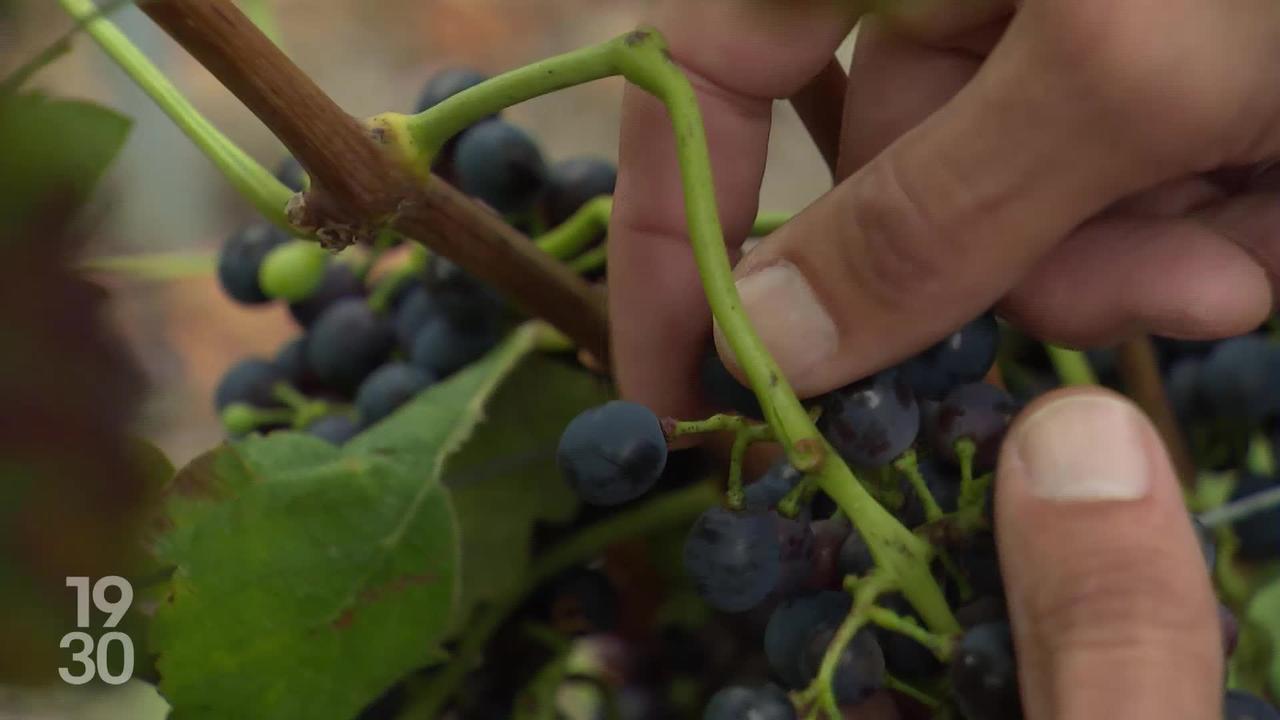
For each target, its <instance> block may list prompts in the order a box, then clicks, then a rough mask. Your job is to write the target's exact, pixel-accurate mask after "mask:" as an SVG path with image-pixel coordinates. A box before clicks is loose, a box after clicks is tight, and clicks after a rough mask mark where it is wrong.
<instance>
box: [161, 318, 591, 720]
mask: <svg viewBox="0 0 1280 720" xmlns="http://www.w3.org/2000/svg"><path fill="white" fill-rule="evenodd" d="M537 340H538V333H537V330H536V328H534V327H525V328H521V329H519V330H517V331H516V332H515V333H513V335H512V337H511V338H509V339H508V340H507V341H506V342H505V343H504V344H502V345H501V346H500V347H499V348H497V349H496V350H495V351H494V352H493V353H491V354H490V355H489V356H488V357H486V358H484V359H483V360H481V361H480V362H479V363H477V364H476V365H474V366H472V367H470V368H468V369H467V370H464V371H463V372H461V373H458V374H457V375H455V376H454V377H452V378H450V379H449V380H448V381H446V382H444V383H441V384H439V385H436V386H434V387H432V388H430V389H428V390H427V391H426V392H425V393H423V394H422V395H420V396H419V397H418V398H416V399H415V400H414V401H412V402H411V403H410V404H409V405H407V406H406V407H404V408H402V409H401V410H400V411H399V412H397V413H395V414H393V415H392V416H390V417H388V418H387V419H386V420H384V421H383V422H381V423H379V424H378V425H376V426H374V427H373V428H371V429H370V430H368V431H366V432H365V433H364V434H362V435H361V436H359V437H357V438H356V439H354V440H353V441H352V442H350V443H348V444H347V446H346V447H344V448H342V449H338V448H334V447H332V446H330V445H328V444H326V443H323V442H321V441H319V440H317V439H315V438H311V437H308V436H304V435H298V434H293V433H278V434H272V435H269V436H267V437H256V438H252V439H249V440H245V441H241V442H238V443H235V444H230V445H225V446H223V447H221V448H218V449H216V450H214V451H212V452H210V453H208V454H206V455H204V456H202V457H200V458H198V459H197V460H196V461H195V462H193V463H192V464H191V465H190V466H188V467H187V468H186V469H184V471H183V472H181V473H180V474H179V475H178V477H177V478H176V479H175V481H174V483H172V485H171V488H170V501H169V505H168V510H169V513H168V519H169V523H170V528H169V530H168V532H167V533H166V534H165V535H164V536H163V537H162V538H161V539H160V541H159V542H158V543H157V547H158V549H159V552H160V554H161V555H162V557H164V558H167V559H169V560H170V561H171V562H172V563H173V564H175V565H176V566H177V569H176V571H175V574H174V577H173V580H172V582H171V584H170V595H169V597H168V599H167V600H166V602H165V603H163V604H162V606H161V607H160V608H159V610H158V611H157V614H156V618H155V621H154V623H153V626H152V629H151V638H152V643H153V649H154V650H156V651H157V652H159V653H160V657H159V660H158V662H157V666H158V667H159V669H160V674H161V678H162V682H161V686H160V687H161V691H162V692H163V693H164V695H165V697H166V698H167V699H168V700H169V702H170V704H171V705H172V706H173V707H174V709H175V715H176V716H178V717H183V718H223V717H271V718H279V719H280V720H289V719H290V718H306V719H307V720H323V719H324V718H341V719H342V720H346V719H347V718H350V717H353V716H354V715H356V714H357V712H358V711H359V710H360V709H361V708H362V707H364V706H365V705H366V704H367V703H368V702H370V701H372V700H373V699H374V698H376V697H377V696H378V695H379V694H380V693H381V692H382V691H383V690H384V689H385V688H386V687H387V686H389V685H390V684H391V683H393V682H394V681H395V680H397V679H398V678H400V677H402V676H403V675H405V674H407V673H408V672H410V671H412V670H414V669H417V668H420V667H423V666H426V665H430V664H433V663H436V662H439V661H441V660H443V655H442V653H441V651H440V649H439V646H440V643H441V642H442V641H443V640H444V639H446V638H447V637H448V636H449V634H450V633H451V632H452V631H453V630H455V629H456V628H457V627H458V626H459V625H460V623H461V620H462V619H463V618H464V617H465V616H466V615H467V614H468V612H469V607H470V605H471V604H472V603H474V602H478V601H480V600H484V599H490V598H494V597H497V596H498V595H500V594H502V593H504V592H508V591H509V590H510V589H512V588H513V587H515V586H516V585H517V584H518V583H519V582H520V580H521V579H522V577H523V573H524V572H526V568H527V566H528V564H529V563H528V556H529V539H530V535H531V531H532V528H533V524H534V523H535V522H537V521H540V520H548V521H560V520H565V519H567V518H568V517H569V516H570V515H572V513H573V511H574V510H575V508H576V501H575V499H574V498H573V496H572V495H571V494H569V493H568V491H567V489H566V488H565V487H564V485H563V483H562V481H560V479H559V477H558V475H557V474H556V473H555V470H554V452H555V446H556V443H557V440H558V436H559V432H560V429H561V428H562V427H563V425H564V423H565V422H567V421H568V418H569V417H571V416H572V415H573V414H576V413H577V412H578V411H579V410H581V409H582V408H583V407H586V406H587V405H590V404H595V403H598V402H600V401H601V400H603V399H604V398H605V397H606V396H607V393H606V389H605V387H604V386H603V384H602V383H601V382H600V381H598V380H596V379H593V378H591V377H590V376H589V375H588V374H586V373H585V372H582V371H579V370H574V369H572V368H570V367H568V366H565V365H563V364H562V363H558V362H555V361H553V360H551V359H548V358H546V357H543V356H541V355H538V354H537V353H536V348H537ZM463 558H465V563H463V562H462V559H463ZM496 576H501V577H496Z"/></svg>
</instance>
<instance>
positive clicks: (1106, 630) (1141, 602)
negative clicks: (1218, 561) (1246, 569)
mask: <svg viewBox="0 0 1280 720" xmlns="http://www.w3.org/2000/svg"><path fill="white" fill-rule="evenodd" d="M998 473H999V476H998V478H997V480H996V492H997V495H996V518H995V519H996V538H997V540H998V543H999V556H1000V561H1001V568H1002V570H1003V577H1004V585H1005V590H1006V596H1007V602H1008V608H1009V616H1010V620H1011V624H1012V626H1013V635H1014V641H1015V642H1014V644H1015V647H1016V658H1017V668H1018V669H1017V686H1018V687H1019V689H1020V690H1021V698H1022V705H1023V710H1024V713H1023V716H1024V717H1026V718H1027V719H1028V720H1050V719H1053V720H1075V719H1076V718H1080V719H1082V720H1083V719H1089V720H1092V719H1093V718H1102V717H1117V718H1129V719H1130V720H1162V719H1163V718H1170V717H1177V718H1187V719H1188V720H1210V719H1211V718H1212V719H1214V720H1217V719H1218V718H1221V717H1222V714H1221V713H1222V705H1223V694H1222V693H1223V691H1222V678H1223V656H1224V653H1223V644H1222V643H1223V640H1222V637H1221V630H1220V625H1219V619H1218V618H1219V616H1218V613H1217V611H1216V609H1215V608H1216V601H1215V599H1214V596H1213V590H1212V588H1211V586H1210V583H1209V574H1208V572H1207V571H1206V566H1205V560H1204V557H1203V555H1202V554H1201V549H1200V546H1199V543H1198V541H1197V539H1196V537H1195V534H1194V530H1193V529H1192V526H1191V523H1190V522H1189V521H1188V515H1187V512H1186V510H1185V508H1184V507H1183V504H1182V497H1181V491H1180V488H1179V485H1178V481H1177V479H1176V476H1175V474H1174V471H1173V468H1172V466H1171V465H1170V462H1169V459H1168V456H1167V455H1166V453H1165V451H1164V448H1163V447H1162V445H1161V444H1160V439H1159V436H1158V435H1157V434H1156V432H1155V430H1154V429H1153V428H1152V426H1151V424H1150V423H1149V422H1148V421H1147V419H1146V417H1145V416H1144V415H1143V414H1142V413H1141V411H1140V410H1139V409H1138V408H1137V407H1135V406H1134V405H1133V404H1132V403H1130V402H1129V401H1128V400H1126V399H1124V398H1122V397H1120V396H1118V395H1116V394H1114V393H1111V392H1109V391H1104V390H1097V389H1088V390H1079V389H1077V390H1066V391H1056V392H1054V393H1051V394H1048V395H1045V396H1043V397H1041V398H1039V399H1038V400H1036V401H1035V402H1034V403H1033V404H1032V405H1031V406H1030V407H1028V408H1027V410H1026V411H1025V412H1024V413H1023V414H1022V416H1021V417H1020V418H1019V419H1018V420H1017V421H1016V422H1015V423H1014V425H1013V427H1012V428H1011V429H1010V432H1009V435H1008V436H1007V438H1006V440H1005V444H1004V447H1003V450H1002V454H1001V462H1000V464H999V470H998ZM953 662H954V661H953ZM1007 680H1009V681H1010V685H1012V680H1013V679H1012V678H1007ZM957 696H958V697H962V696H963V693H959V692H958V693H957ZM849 716H850V717H851V718H852V719H853V720H894V719H895V718H898V717H900V715H899V712H898V711H897V710H896V709H895V708H894V707H893V706H892V704H891V703H888V702H886V698H878V699H877V701H876V702H875V703H874V704H869V705H867V706H865V707H859V708H857V709H855V710H852V711H851V712H850V715H849ZM977 716H979V717H986V716H988V715H984V714H979V715H977ZM990 717H1007V716H1006V715H1002V714H995V715H990Z"/></svg>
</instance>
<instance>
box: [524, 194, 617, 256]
mask: <svg viewBox="0 0 1280 720" xmlns="http://www.w3.org/2000/svg"><path fill="white" fill-rule="evenodd" d="M612 212H613V198H612V197H609V196H607V195H606V196H602V197H598V198H596V199H594V200H591V201H588V202H587V204H586V205H583V206H582V207H581V208H578V211H577V212H575V213H574V214H573V215H570V216H569V219H568V220H565V221H564V222H562V223H560V224H559V225H557V226H555V227H554V228H552V229H550V230H548V231H547V232H545V233H543V234H541V235H539V236H538V237H537V238H536V239H535V240H534V243H535V244H536V245H537V246H538V247H539V248H541V249H542V251H543V252H545V253H547V254H548V255H550V256H551V257H554V258H556V259H558V260H569V259H571V258H573V257H574V256H576V255H578V254H579V253H581V252H582V251H583V250H585V249H587V248H588V247H590V245H591V243H593V242H595V241H596V240H597V239H598V238H599V237H600V236H601V235H603V234H604V232H605V231H606V230H607V229H608V228H609V216H610V214H611V213H612Z"/></svg>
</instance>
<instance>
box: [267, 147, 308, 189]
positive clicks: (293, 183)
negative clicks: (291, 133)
mask: <svg viewBox="0 0 1280 720" xmlns="http://www.w3.org/2000/svg"><path fill="white" fill-rule="evenodd" d="M275 175H276V179H277V180H279V181H280V182H281V183H283V184H284V186H285V187H287V188H289V189H290V190H292V191H294V192H296V193H300V192H302V191H303V190H305V189H306V187H307V171H306V170H304V169H303V168H302V163H300V162H298V161H297V159H296V158H294V157H293V156H292V155H286V156H285V158H284V159H283V160H281V161H280V164H279V165H277V166H276V173H275Z"/></svg>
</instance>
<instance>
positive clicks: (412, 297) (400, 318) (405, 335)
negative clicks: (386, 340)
mask: <svg viewBox="0 0 1280 720" xmlns="http://www.w3.org/2000/svg"><path fill="white" fill-rule="evenodd" d="M440 315H441V310H440V307H439V306H438V305H437V304H436V301H435V298H433V297H432V296H431V293H430V292H428V291H427V288H426V287H425V286H423V285H422V284H420V283H413V284H412V286H411V287H410V288H409V290H408V291H407V292H406V293H405V296H404V298H403V299H402V300H401V301H400V304H399V305H398V306H397V307H396V311H395V316H394V319H393V320H392V322H394V323H395V327H396V344H397V345H398V346H399V347H400V349H401V350H403V351H405V352H409V351H411V350H412V349H413V338H414V337H415V336H416V335H417V334H418V330H420V329H422V326H423V325H426V324H427V321H428V320H430V319H431V318H434V317H439V316H440Z"/></svg>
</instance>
